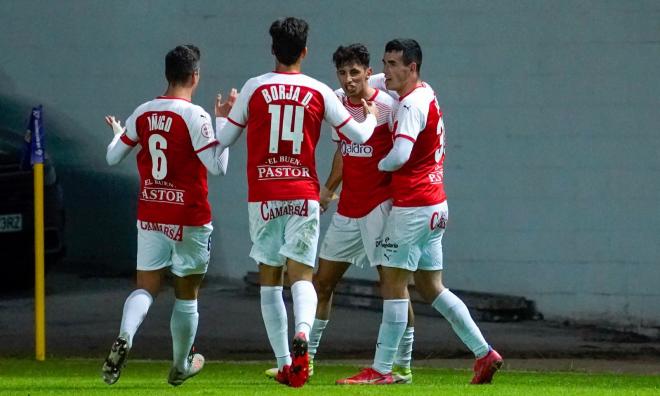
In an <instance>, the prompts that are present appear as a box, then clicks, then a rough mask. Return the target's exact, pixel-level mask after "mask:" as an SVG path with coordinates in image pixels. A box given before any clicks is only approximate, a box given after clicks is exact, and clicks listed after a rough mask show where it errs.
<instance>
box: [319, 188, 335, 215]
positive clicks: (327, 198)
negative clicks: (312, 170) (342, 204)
mask: <svg viewBox="0 0 660 396" xmlns="http://www.w3.org/2000/svg"><path fill="white" fill-rule="evenodd" d="M337 199H339V196H338V195H337V194H335V193H334V192H332V191H330V190H328V189H327V188H326V187H325V186H321V197H320V199H319V206H320V208H321V213H324V212H325V211H326V210H328V206H330V203H331V202H332V201H334V200H337Z"/></svg>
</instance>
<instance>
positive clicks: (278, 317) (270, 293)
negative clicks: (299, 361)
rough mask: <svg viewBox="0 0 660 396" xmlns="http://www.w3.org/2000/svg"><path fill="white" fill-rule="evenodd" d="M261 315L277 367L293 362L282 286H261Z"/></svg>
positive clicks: (280, 367)
mask: <svg viewBox="0 0 660 396" xmlns="http://www.w3.org/2000/svg"><path fill="white" fill-rule="evenodd" d="M261 316H262V317H263V319H264V325H265V326H266V333H268V340H269V341H270V347H271V348H273V352H274V353H275V358H276V359H277V368H278V369H279V370H281V369H282V367H284V366H285V365H287V364H291V356H290V353H289V337H288V334H287V333H288V331H289V330H288V323H287V317H286V307H285V306H284V299H283V298H282V286H261Z"/></svg>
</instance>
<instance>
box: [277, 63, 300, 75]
mask: <svg viewBox="0 0 660 396" xmlns="http://www.w3.org/2000/svg"><path fill="white" fill-rule="evenodd" d="M300 65H301V62H296V63H294V64H292V65H285V64H282V63H280V62H275V72H276V73H300V70H301V68H300Z"/></svg>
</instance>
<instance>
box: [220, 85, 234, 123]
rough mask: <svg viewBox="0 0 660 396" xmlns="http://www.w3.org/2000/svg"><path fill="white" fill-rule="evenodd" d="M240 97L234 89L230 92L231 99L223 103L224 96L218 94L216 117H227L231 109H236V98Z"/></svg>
mask: <svg viewBox="0 0 660 396" xmlns="http://www.w3.org/2000/svg"><path fill="white" fill-rule="evenodd" d="M237 97H238V91H237V90H236V88H232V89H231V91H229V98H228V99H227V101H226V102H223V101H222V95H221V94H220V93H218V96H216V97H215V116H216V117H225V118H226V117H227V116H229V112H230V111H231V108H232V107H234V103H236V98H237Z"/></svg>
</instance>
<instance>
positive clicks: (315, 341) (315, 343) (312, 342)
mask: <svg viewBox="0 0 660 396" xmlns="http://www.w3.org/2000/svg"><path fill="white" fill-rule="evenodd" d="M328 322H329V320H321V319H314V325H313V326H312V331H311V332H310V333H309V343H308V346H307V351H308V353H309V358H310V359H314V356H316V351H317V349H318V348H319V344H320V343H321V336H322V335H323V330H325V327H326V326H327V325H328Z"/></svg>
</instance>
